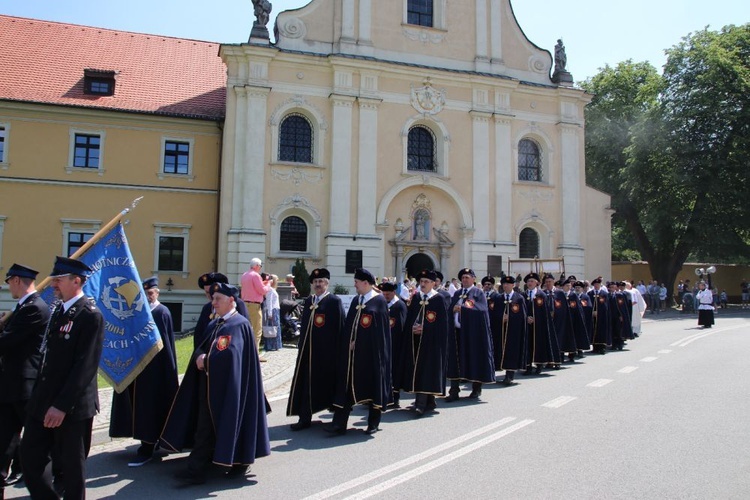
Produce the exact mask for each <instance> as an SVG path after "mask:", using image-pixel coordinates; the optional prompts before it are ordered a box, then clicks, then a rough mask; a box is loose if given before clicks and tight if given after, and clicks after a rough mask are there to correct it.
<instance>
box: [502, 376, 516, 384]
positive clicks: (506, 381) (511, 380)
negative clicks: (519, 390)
mask: <svg viewBox="0 0 750 500" xmlns="http://www.w3.org/2000/svg"><path fill="white" fill-rule="evenodd" d="M502 384H503V385H506V386H507V385H513V384H515V382H513V379H512V378H511V377H508V376H507V375H506V377H505V378H504V379H503V382H502Z"/></svg>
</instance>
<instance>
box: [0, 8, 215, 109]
mask: <svg viewBox="0 0 750 500" xmlns="http://www.w3.org/2000/svg"><path fill="white" fill-rule="evenodd" d="M219 45H220V44H219V43H214V42H202V41H197V40H187V39H182V38H171V37H165V36H158V35H146V34H142V33H130V32H127V31H115V30H109V29H103V28H92V27H88V26H79V25H75V24H66V23H57V22H51V21H40V20H36V19H26V18H21V17H11V16H2V15H0V47H4V49H3V55H2V59H1V61H2V62H1V63H0V100H13V101H26V102H38V103H50V104H61V105H69V106H85V107H91V108H104V109H116V110H124V111H131V112H145V113H156V114H165V115H173V116H187V117H195V118H202V119H221V118H223V117H224V113H225V101H226V69H225V66H224V63H223V62H222V60H221V58H220V57H219ZM84 69H96V70H105V71H111V70H114V71H117V72H118V73H117V77H116V80H115V81H116V84H115V94H114V96H111V97H104V96H95V95H88V94H84V93H83V76H84V75H83V71H84Z"/></svg>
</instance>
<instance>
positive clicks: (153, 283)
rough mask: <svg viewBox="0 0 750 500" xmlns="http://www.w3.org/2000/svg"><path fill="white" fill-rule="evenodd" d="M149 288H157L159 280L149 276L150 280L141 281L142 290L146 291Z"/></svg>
mask: <svg viewBox="0 0 750 500" xmlns="http://www.w3.org/2000/svg"><path fill="white" fill-rule="evenodd" d="M150 288H159V278H157V277H156V276H151V277H150V278H148V279H145V280H143V289H144V290H148V289H150Z"/></svg>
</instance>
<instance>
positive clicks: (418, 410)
mask: <svg viewBox="0 0 750 500" xmlns="http://www.w3.org/2000/svg"><path fill="white" fill-rule="evenodd" d="M412 409H413V410H414V413H415V414H416V416H417V418H419V417H422V416H424V413H425V409H424V408H422V407H421V406H415V407H413V408H412Z"/></svg>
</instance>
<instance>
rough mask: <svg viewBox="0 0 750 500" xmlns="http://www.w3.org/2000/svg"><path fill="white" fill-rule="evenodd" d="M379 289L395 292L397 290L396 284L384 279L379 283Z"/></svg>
mask: <svg viewBox="0 0 750 500" xmlns="http://www.w3.org/2000/svg"><path fill="white" fill-rule="evenodd" d="M378 289H379V290H380V291H381V292H395V291H396V284H395V283H391V282H390V281H384V282H382V283H381V284H379V285H378Z"/></svg>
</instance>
